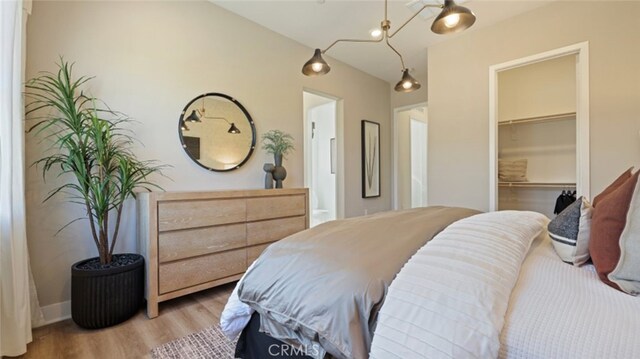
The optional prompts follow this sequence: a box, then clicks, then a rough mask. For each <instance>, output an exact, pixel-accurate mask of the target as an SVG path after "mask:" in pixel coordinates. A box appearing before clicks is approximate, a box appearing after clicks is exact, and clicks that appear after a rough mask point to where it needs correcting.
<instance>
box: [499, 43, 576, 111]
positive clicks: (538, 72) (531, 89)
mask: <svg viewBox="0 0 640 359" xmlns="http://www.w3.org/2000/svg"><path fill="white" fill-rule="evenodd" d="M575 111H576V55H568V56H562V57H558V58H555V59H551V60H547V61H541V62H537V63H535V64H531V65H527V66H521V67H517V68H515V69H510V70H507V71H502V72H500V73H498V121H507V120H513V119H518V118H527V117H535V116H545V115H555V114H559V113H568V112H575Z"/></svg>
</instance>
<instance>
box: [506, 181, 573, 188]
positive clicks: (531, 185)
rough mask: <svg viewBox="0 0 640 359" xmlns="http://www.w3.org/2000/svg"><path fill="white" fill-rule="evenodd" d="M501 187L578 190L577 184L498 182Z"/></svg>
mask: <svg viewBox="0 0 640 359" xmlns="http://www.w3.org/2000/svg"><path fill="white" fill-rule="evenodd" d="M498 186H500V187H526V188H576V183H575V182H498Z"/></svg>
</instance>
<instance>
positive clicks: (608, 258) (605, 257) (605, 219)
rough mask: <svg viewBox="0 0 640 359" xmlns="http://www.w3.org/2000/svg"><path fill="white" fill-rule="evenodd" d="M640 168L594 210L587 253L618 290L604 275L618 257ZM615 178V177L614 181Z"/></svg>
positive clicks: (599, 270)
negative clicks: (621, 237) (621, 236)
mask: <svg viewBox="0 0 640 359" xmlns="http://www.w3.org/2000/svg"><path fill="white" fill-rule="evenodd" d="M638 175H640V171H638V172H636V174H634V175H633V176H631V177H630V178H628V179H627V180H626V181H625V182H624V183H623V184H622V185H621V186H619V187H618V188H617V189H616V190H614V191H613V192H610V193H609V194H607V195H606V196H604V197H602V198H600V202H599V203H598V206H597V207H595V208H594V210H593V218H592V221H591V240H590V241H589V252H590V254H591V259H592V260H593V265H594V266H595V267H596V271H597V272H598V276H599V277H600V280H602V281H603V282H605V283H606V284H608V285H610V286H612V287H613V288H616V289H620V288H619V287H618V286H617V285H616V284H614V283H613V282H611V281H610V280H609V278H608V277H607V276H608V275H609V273H611V272H612V271H613V270H614V269H615V268H616V265H617V264H618V261H619V260H620V244H619V241H620V235H621V234H622V231H623V230H624V227H625V225H626V221H627V212H628V211H629V205H630V204H631V198H632V197H633V192H634V190H635V188H636V183H637V182H638ZM616 181H617V180H616Z"/></svg>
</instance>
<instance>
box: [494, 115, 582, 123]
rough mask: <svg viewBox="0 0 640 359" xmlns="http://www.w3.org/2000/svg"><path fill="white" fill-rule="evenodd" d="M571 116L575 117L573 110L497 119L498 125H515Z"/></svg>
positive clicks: (563, 118)
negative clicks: (503, 119)
mask: <svg viewBox="0 0 640 359" xmlns="http://www.w3.org/2000/svg"><path fill="white" fill-rule="evenodd" d="M572 117H573V118H575V117H576V113H575V112H567V113H557V114H553V115H546V116H536V117H527V118H516V119H513V120H506V121H498V126H505V125H517V124H522V123H540V122H549V121H559V120H565V119H570V118H572Z"/></svg>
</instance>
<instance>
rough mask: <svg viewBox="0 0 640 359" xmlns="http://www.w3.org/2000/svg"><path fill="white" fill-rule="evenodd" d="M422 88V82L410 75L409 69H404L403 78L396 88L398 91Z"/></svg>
mask: <svg viewBox="0 0 640 359" xmlns="http://www.w3.org/2000/svg"><path fill="white" fill-rule="evenodd" d="M419 88H420V83H419V82H418V81H417V80H416V79H414V78H413V76H411V75H409V69H404V70H402V80H400V81H399V82H398V83H397V84H396V87H395V88H394V89H395V90H396V91H398V92H412V91H415V90H417V89H419Z"/></svg>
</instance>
